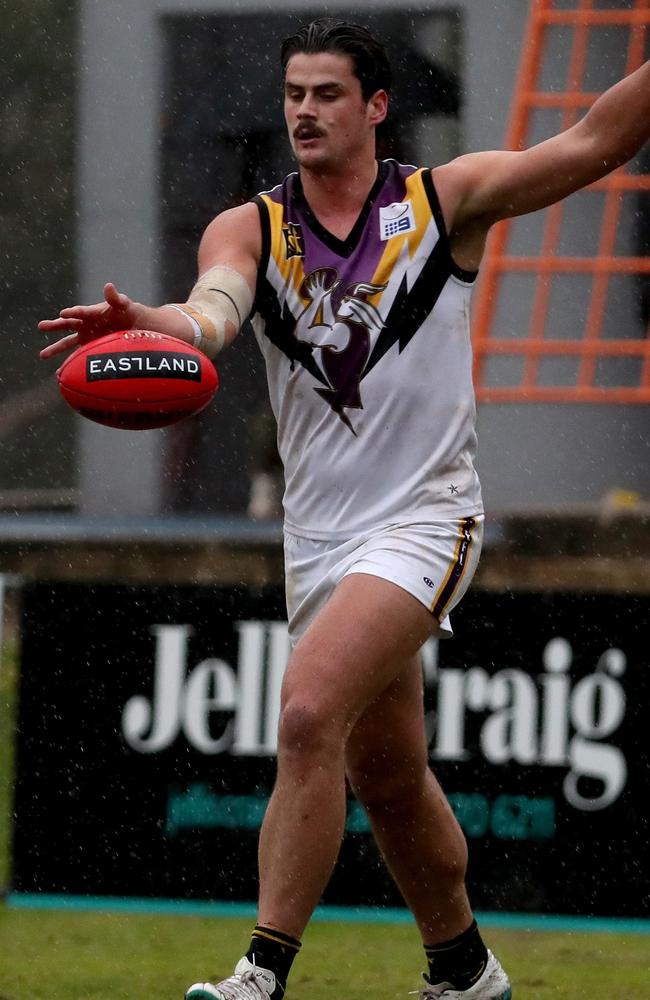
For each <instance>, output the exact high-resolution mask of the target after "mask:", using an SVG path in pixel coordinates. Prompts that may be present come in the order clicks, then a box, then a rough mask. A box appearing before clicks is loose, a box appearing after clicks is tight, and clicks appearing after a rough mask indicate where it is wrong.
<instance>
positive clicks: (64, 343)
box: [39, 320, 79, 360]
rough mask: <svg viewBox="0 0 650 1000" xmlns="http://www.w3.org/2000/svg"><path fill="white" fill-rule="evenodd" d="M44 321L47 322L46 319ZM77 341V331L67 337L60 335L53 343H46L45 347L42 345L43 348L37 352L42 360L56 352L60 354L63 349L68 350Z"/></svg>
mask: <svg viewBox="0 0 650 1000" xmlns="http://www.w3.org/2000/svg"><path fill="white" fill-rule="evenodd" d="M44 322H47V320H44ZM53 322H56V321H53ZM39 325H40V324H39ZM78 342H79V335H78V334H77V333H70V334H68V336H67V337H62V338H61V340H57V341H56V342H55V343H54V344H48V346H47V347H44V348H43V350H42V351H40V352H39V357H40V358H43V359H44V360H45V359H47V358H52V357H54V356H55V355H56V354H62V353H63V352H64V351H68V350H70V348H71V347H76V345H77V343H78Z"/></svg>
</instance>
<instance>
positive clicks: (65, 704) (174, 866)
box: [13, 583, 650, 916]
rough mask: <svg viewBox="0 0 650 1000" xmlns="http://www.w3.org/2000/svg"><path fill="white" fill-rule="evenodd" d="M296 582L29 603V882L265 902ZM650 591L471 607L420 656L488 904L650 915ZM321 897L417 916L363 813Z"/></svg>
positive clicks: (474, 597)
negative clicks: (262, 886)
mask: <svg viewBox="0 0 650 1000" xmlns="http://www.w3.org/2000/svg"><path fill="white" fill-rule="evenodd" d="M284 613H285V612H284V600H283V594H282V591H281V589H280V588H276V587H273V588H262V589H259V588H258V589H256V588H249V587H238V588H227V589H226V588H218V587H211V586H183V587H181V586H164V587H163V586H161V587H149V586H115V585H96V586H89V585H81V584H79V585H74V584H64V583H61V584H58V583H54V584H32V585H28V586H27V587H26V588H25V589H24V592H23V630H22V664H21V684H20V708H19V724H18V746H17V776H16V792H15V824H14V842H13V888H14V890H15V891H16V892H25V893H37V892H42V893H48V894H49V893H67V894H75V895H93V896H97V895H99V896H101V895H110V896H137V897H143V896H145V897H146V896H151V897H169V898H175V899H201V900H241V901H253V900H255V898H256V895H257V877H256V846H257V837H258V832H259V827H260V823H261V820H262V817H263V815H264V810H265V808H266V803H267V800H268V796H269V794H270V792H271V789H272V786H273V779H274V771H275V752H276V726H277V717H278V711H279V697H280V686H281V681H282V674H283V671H284V667H285V665H286V661H287V657H288V654H289V643H288V638H287V632H286V622H285V619H284ZM649 620H650V599H648V598H645V597H631V596H620V595H606V594H597V595H596V594H594V595H588V594H580V595H578V594H549V593H545V594H532V593H526V594H522V593H501V594H497V593H488V592H481V591H480V590H474V591H470V593H469V594H468V595H467V596H466V598H465V599H464V601H463V604H462V607H461V608H460V609H459V610H458V611H457V612H455V613H454V616H453V624H454V629H455V632H456V637H455V639H453V640H445V641H443V642H440V643H436V642H433V641H432V642H430V643H428V644H427V646H426V647H425V649H424V653H423V668H424V676H425V699H426V712H427V714H426V724H427V730H428V736H429V741H430V759H431V765H432V767H433V769H434V770H435V772H436V774H437V775H438V777H439V779H440V781H441V783H442V785H443V788H444V789H445V791H446V793H447V795H448V797H449V799H450V801H451V804H452V806H453V808H454V811H455V813H456V815H457V817H458V819H459V821H460V823H461V826H462V827H463V830H464V832H465V835H466V837H467V839H468V843H469V848H470V871H469V885H470V891H471V897H472V902H473V904H474V905H475V906H476V907H477V908H479V909H484V910H506V911H510V912H512V911H528V912H536V913H563V914H581V915H584V914H594V915H602V916H647V915H648V912H649V911H650V908H649V897H650V876H649V873H648V869H647V863H646V853H647V851H646V847H647V843H648V833H649V829H648V827H649V825H650V824H649V808H648V777H649V775H650V762H649V749H648V748H649V743H648V725H647V714H648V707H647V706H648V694H649V689H650V671H649V669H648V654H647V641H646V636H647V631H648V622H649ZM323 901H324V902H325V903H330V904H344V905H345V904H350V905H386V906H399V905H401V900H400V897H399V895H398V893H397V891H396V889H395V888H394V886H393V884H392V882H391V881H390V879H389V877H388V876H387V875H386V873H385V871H384V869H383V866H382V864H381V861H380V859H379V857H378V855H377V852H376V850H375V848H374V845H373V842H372V838H371V836H370V834H369V830H368V823H367V820H366V816H365V813H364V812H363V809H362V808H361V807H360V806H359V804H358V803H356V802H355V801H354V800H351V801H350V802H349V808H348V820H347V827H346V834H345V839H344V844H343V848H342V851H341V856H340V861H339V864H338V866H337V869H336V872H335V874H334V876H333V878H332V881H331V883H330V885H329V887H328V889H327V892H326V894H325V896H324V900H323Z"/></svg>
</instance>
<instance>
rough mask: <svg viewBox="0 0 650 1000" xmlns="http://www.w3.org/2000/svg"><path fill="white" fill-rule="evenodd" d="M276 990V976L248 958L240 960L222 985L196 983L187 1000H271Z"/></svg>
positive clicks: (188, 992) (186, 996) (187, 995)
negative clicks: (253, 963)
mask: <svg viewBox="0 0 650 1000" xmlns="http://www.w3.org/2000/svg"><path fill="white" fill-rule="evenodd" d="M274 990H275V975H274V974H273V973H272V972H270V971H269V970H268V969H261V968H260V967H259V965H252V964H251V963H250V962H249V961H248V959H247V958H246V956H244V958H240V960H239V961H238V962H237V965H236V966H235V971H234V973H233V974H232V976H230V978H229V979H224V980H223V982H221V983H216V984H212V983H194V985H193V986H190V988H189V990H188V991H187V993H186V994H185V1000H269V997H270V996H271V994H272V993H273V991H274Z"/></svg>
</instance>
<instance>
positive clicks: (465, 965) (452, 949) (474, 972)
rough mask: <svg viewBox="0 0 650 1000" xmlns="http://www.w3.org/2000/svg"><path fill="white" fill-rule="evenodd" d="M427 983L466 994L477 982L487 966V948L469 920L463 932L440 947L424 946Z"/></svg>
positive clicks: (475, 926) (474, 923) (439, 945)
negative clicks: (427, 964)
mask: <svg viewBox="0 0 650 1000" xmlns="http://www.w3.org/2000/svg"><path fill="white" fill-rule="evenodd" d="M424 951H425V953H426V956H427V961H428V963H429V981H430V982H431V983H434V984H435V983H451V984H452V986H453V987H454V989H457V990H468V989H469V988H470V986H473V985H474V983H475V982H476V981H477V980H478V979H479V978H480V976H481V973H482V972H483V970H484V969H485V966H486V963H487V958H488V954H487V948H486V947H485V945H484V944H483V939H482V938H481V935H480V933H479V929H478V926H477V924H476V921H475V920H473V921H472V923H471V924H470V926H469V927H468V928H467V930H466V931H463V933H462V934H459V935H458V937H455V938H452V940H451V941H442V942H441V943H440V944H430V945H427V944H425V946H424Z"/></svg>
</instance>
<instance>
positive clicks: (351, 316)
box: [295, 267, 386, 434]
mask: <svg viewBox="0 0 650 1000" xmlns="http://www.w3.org/2000/svg"><path fill="white" fill-rule="evenodd" d="M340 286H341V280H340V278H339V277H338V274H337V272H336V271H335V270H334V268H331V267H321V268H318V269H317V270H315V271H312V272H311V274H308V275H307V276H306V278H305V279H304V281H303V282H302V285H301V288H300V294H301V296H302V297H303V298H306V299H308V300H309V302H308V305H307V306H306V308H305V309H304V311H303V312H302V313H301V314H300V316H299V317H298V319H297V321H296V327H295V334H296V336H297V337H298V338H299V339H300V340H301V341H302V342H303V343H305V342H306V343H307V344H308V345H309V347H310V348H311V349H312V351H313V352H316V351H319V352H320V355H321V366H322V370H323V372H324V373H325V376H326V378H327V381H328V382H329V387H328V388H320V387H315V391H316V392H317V393H318V395H319V396H322V398H323V399H324V400H325V401H326V402H327V403H329V405H330V406H331V407H332V409H333V410H334V412H335V413H336V414H337V415H338V416H339V417H340V418H341V420H342V421H343V423H344V424H345V425H346V426H347V427H349V428H350V430H351V431H352V433H353V434H354V433H355V431H354V428H353V427H352V424H351V422H350V419H349V417H348V416H347V414H346V413H345V409H344V408H346V409H357V410H359V409H362V407H363V404H362V402H361V393H360V391H359V383H360V381H361V378H362V376H363V373H364V370H365V367H366V364H367V362H368V358H369V357H370V350H371V347H372V344H373V343H374V342H375V341H376V340H377V337H378V336H379V334H380V332H381V331H382V329H383V328H384V321H383V320H382V318H381V315H380V313H379V311H378V309H377V307H376V306H374V305H373V304H372V303H371V302H369V301H368V298H369V296H372V295H376V294H377V293H379V292H382V291H383V290H384V288H385V287H386V286H385V285H373V284H369V283H368V282H363V281H360V282H354V284H352V285H350V286H349V287H348V288H346V289H345V291H344V292H343V295H342V296H341V297H340V299H339V302H338V306H336V305H335V302H336V293H337V291H340Z"/></svg>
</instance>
